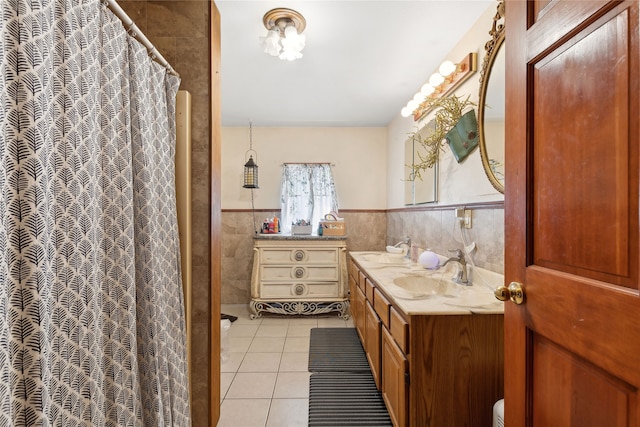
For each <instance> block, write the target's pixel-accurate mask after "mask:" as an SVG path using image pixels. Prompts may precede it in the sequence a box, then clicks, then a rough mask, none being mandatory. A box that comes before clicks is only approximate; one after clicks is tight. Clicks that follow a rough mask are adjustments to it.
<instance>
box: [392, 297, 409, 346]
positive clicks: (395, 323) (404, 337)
mask: <svg viewBox="0 0 640 427" xmlns="http://www.w3.org/2000/svg"><path fill="white" fill-rule="evenodd" d="M389 312H390V315H389V317H390V319H389V320H390V323H391V327H390V328H389V329H390V330H391V336H393V339H395V340H396V342H397V343H398V346H399V347H400V349H402V351H403V352H404V354H409V324H408V323H407V322H406V321H405V320H404V319H403V318H402V316H401V315H400V313H398V312H397V311H396V310H395V309H394V308H393V307H390V308H389Z"/></svg>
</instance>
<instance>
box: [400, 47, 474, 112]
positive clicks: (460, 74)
mask: <svg viewBox="0 0 640 427" xmlns="http://www.w3.org/2000/svg"><path fill="white" fill-rule="evenodd" d="M477 62H478V59H477V54H476V53H475V52H471V53H469V54H468V55H467V56H465V57H464V58H463V59H462V60H461V61H460V62H459V63H457V64H454V63H453V62H451V61H444V62H443V63H442V64H440V67H438V71H436V72H434V73H433V74H432V75H431V77H429V80H428V81H427V83H425V84H424V85H422V87H421V88H420V92H418V93H416V94H415V96H414V97H413V99H411V100H410V101H409V102H408V103H407V105H406V106H405V107H403V108H402V110H400V114H401V115H402V117H409V116H411V115H413V119H414V120H415V121H418V120H420V119H421V118H422V117H424V115H425V114H427V113H428V112H429V111H430V108H429V102H428V101H429V100H432V99H437V98H441V97H443V96H446V95H448V94H449V93H451V92H453V91H454V90H455V89H456V88H457V87H458V86H460V85H461V84H462V83H463V82H464V81H465V80H467V79H468V78H469V76H471V75H472V74H473V73H475V72H476V69H477V68H478V65H477Z"/></svg>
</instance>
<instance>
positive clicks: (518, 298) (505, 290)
mask: <svg viewBox="0 0 640 427" xmlns="http://www.w3.org/2000/svg"><path fill="white" fill-rule="evenodd" d="M493 294H494V295H495V296H496V298H498V299H499V300H500V301H506V300H508V299H510V300H511V301H512V302H513V303H515V304H518V305H520V304H522V303H524V289H523V288H522V283H518V282H511V283H509V286H508V287H507V286H504V285H502V286H498V287H497V288H495V290H494V291H493Z"/></svg>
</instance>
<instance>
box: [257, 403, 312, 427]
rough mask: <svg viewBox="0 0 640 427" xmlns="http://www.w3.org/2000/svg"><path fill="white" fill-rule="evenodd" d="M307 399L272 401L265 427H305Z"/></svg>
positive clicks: (306, 421)
mask: <svg viewBox="0 0 640 427" xmlns="http://www.w3.org/2000/svg"><path fill="white" fill-rule="evenodd" d="M308 425H309V399H273V400H272V401H271V408H270V409H269V418H268V419H267V427H284V426H286V427H307V426H308Z"/></svg>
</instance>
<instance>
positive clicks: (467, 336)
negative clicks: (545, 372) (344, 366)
mask: <svg viewBox="0 0 640 427" xmlns="http://www.w3.org/2000/svg"><path fill="white" fill-rule="evenodd" d="M387 268H388V267H387ZM348 270H349V290H350V297H351V301H352V303H351V311H352V315H353V319H354V324H355V326H356V328H357V330H358V334H359V336H360V338H361V339H362V343H363V347H364V349H365V352H366V354H367V359H368V360H369V364H370V365H371V370H372V373H373V375H374V378H375V380H376V384H377V385H378V387H379V389H380V390H381V393H382V396H383V399H384V401H385V404H386V405H387V409H388V411H389V415H390V417H391V420H392V422H393V424H394V426H401V427H406V426H412V427H427V426H437V427H447V426H452V427H455V426H478V427H487V426H491V425H492V408H493V404H494V403H495V402H496V401H497V400H499V399H501V398H503V397H504V396H503V377H504V375H503V366H504V352H503V341H504V337H503V314H502V313H482V314H471V313H465V314H455V313H447V314H429V313H428V312H424V313H420V312H412V313H411V314H407V313H405V312H403V310H402V308H401V305H402V304H400V303H398V301H397V300H394V298H393V295H392V294H391V293H389V292H388V291H387V290H385V288H384V286H382V285H381V284H379V283H376V280H375V279H374V277H373V275H371V274H369V273H368V272H367V271H366V270H365V269H364V268H363V267H362V266H361V265H359V264H358V262H357V261H356V260H354V259H353V258H350V259H349V266H348Z"/></svg>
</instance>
